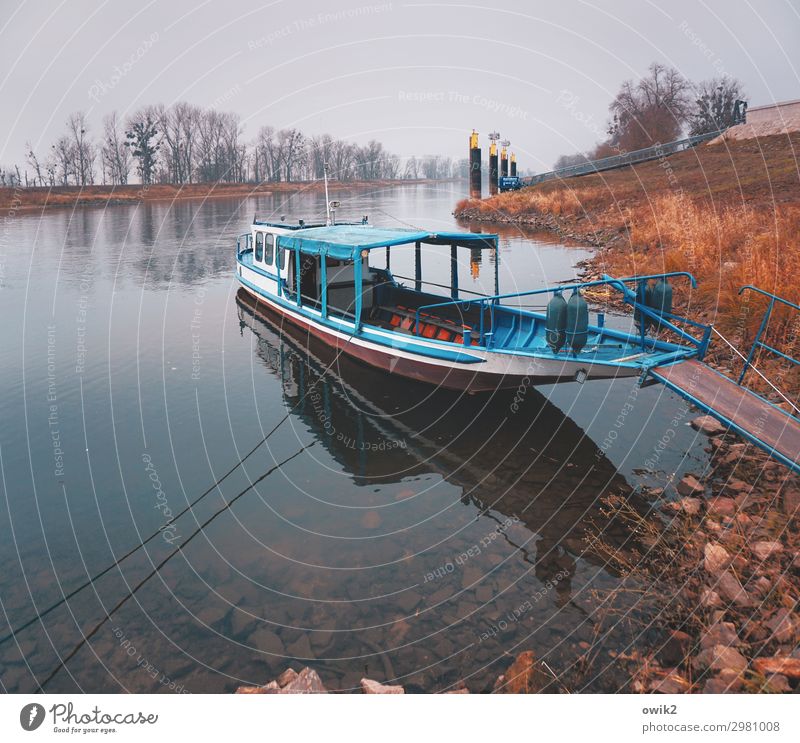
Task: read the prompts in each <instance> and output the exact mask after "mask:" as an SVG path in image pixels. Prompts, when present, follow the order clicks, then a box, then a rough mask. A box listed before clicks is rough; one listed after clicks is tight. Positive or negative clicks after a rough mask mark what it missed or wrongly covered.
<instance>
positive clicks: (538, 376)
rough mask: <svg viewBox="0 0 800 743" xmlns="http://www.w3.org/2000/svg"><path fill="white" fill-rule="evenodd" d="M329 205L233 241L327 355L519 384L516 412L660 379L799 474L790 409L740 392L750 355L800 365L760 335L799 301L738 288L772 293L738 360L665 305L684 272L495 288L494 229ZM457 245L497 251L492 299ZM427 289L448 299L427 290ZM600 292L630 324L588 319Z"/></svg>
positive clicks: (457, 381) (459, 386)
mask: <svg viewBox="0 0 800 743" xmlns="http://www.w3.org/2000/svg"><path fill="white" fill-rule="evenodd" d="M326 197H327V181H326ZM327 203H328V211H327V217H326V220H325V222H324V223H319V224H306V223H305V222H304V221H303V220H298V222H297V224H290V223H287V222H286V221H285V220H284V219H282V220H281V221H279V222H274V221H267V220H259V219H257V218H255V219H254V220H253V223H252V225H251V226H250V230H249V231H248V232H246V233H244V234H242V235H239V237H238V238H237V240H236V273H237V279H238V281H239V283H240V284H241V286H242V288H243V289H244V290H245V291H246V292H247V293H248V294H249V295H250V296H251V297H252V298H253V299H254V300H255V301H256V302H257V303H258V305H259V306H260V307H262V306H263V307H264V308H265V309H267V310H270V311H272V312H274V313H275V314H276V315H278V316H279V317H280V319H281V322H284V321H285V322H286V323H288V324H290V325H292V326H295V327H296V328H297V329H299V330H301V331H302V332H305V333H307V334H308V335H309V336H312V337H314V338H316V339H318V340H320V341H321V342H322V343H324V344H325V345H327V346H329V347H330V348H332V349H334V350H335V351H336V353H337V354H344V355H345V356H348V357H352V358H353V359H355V360H357V361H359V362H362V363H364V364H367V365H368V366H371V367H375V368H377V369H380V370H383V371H384V372H387V373H389V374H390V375H394V376H396V377H400V378H404V379H411V380H415V381H418V382H423V383H427V384H429V385H436V386H437V387H440V388H444V389H449V390H456V391H460V392H466V393H470V394H473V393H478V392H487V391H493V390H502V389H512V390H517V391H518V394H517V395H516V396H515V398H514V402H513V404H512V411H513V412H516V409H517V405H518V400H519V393H520V392H524V390H525V389H526V388H527V387H529V386H534V385H539V384H552V383H557V382H568V381H576V382H580V383H583V382H585V381H587V380H593V379H615V378H626V377H627V378H631V377H636V378H638V383H639V384H640V386H646V385H650V384H663V385H664V386H666V387H667V388H669V389H670V390H671V391H673V392H675V393H676V394H678V395H680V396H681V397H683V398H684V399H686V400H688V401H689V402H690V403H691V404H692V405H694V406H696V407H697V408H698V409H699V410H701V411H703V412H705V413H707V414H709V415H712V416H714V417H715V418H717V420H719V421H720V422H722V423H723V424H724V425H725V426H726V427H727V428H728V429H730V430H731V431H734V432H736V433H738V434H740V435H741V436H743V437H744V438H746V439H747V440H749V441H751V442H752V443H754V444H755V445H756V446H759V447H760V448H762V449H764V451H766V452H767V453H768V454H769V455H770V456H772V457H773V458H775V459H777V460H778V461H780V462H782V463H783V464H785V465H786V466H787V467H789V468H790V469H792V470H793V471H795V472H800V415H798V414H800V409H798V408H797V406H796V405H795V404H794V402H793V401H792V400H790V399H789V398H788V397H786V395H784V394H783V393H782V392H780V390H779V389H778V388H777V387H776V386H775V385H774V384H772V383H771V382H769V380H766V381H767V382H768V383H769V384H770V386H771V387H772V388H773V390H774V391H775V393H776V394H777V395H778V396H779V397H780V398H781V399H780V401H779V402H773V401H772V400H770V399H768V398H766V397H764V396H762V395H760V394H758V393H756V392H755V391H753V390H750V389H747V388H746V387H744V386H743V380H744V376H745V374H746V373H747V371H748V369H751V368H752V369H754V371H756V372H758V373H759V374H760V375H761V376H762V377H763V374H761V372H760V371H758V369H756V368H755V365H754V363H753V362H754V360H755V354H756V352H762V351H763V352H768V353H770V354H773V355H778V356H780V357H781V358H782V359H784V360H785V361H788V362H790V363H791V364H795V365H796V364H800V361H798V360H797V359H794V358H793V357H791V356H789V355H788V354H786V353H784V352H782V351H780V350H778V349H775V348H773V347H772V346H769V345H767V344H766V343H764V342H763V341H762V340H761V337H762V335H763V333H764V329H765V328H766V327H767V324H768V322H769V318H770V314H771V313H772V310H773V308H775V307H782V308H784V309H787V310H791V311H796V312H800V305H796V304H794V303H792V302H790V301H789V300H787V299H785V298H783V297H779V296H777V295H775V294H773V293H771V292H768V291H766V290H764V289H760V288H758V287H755V286H751V285H747V286H745V287H742V289H741V292H745V291H750V292H755V293H757V294H759V295H760V296H763V297H766V298H767V299H768V300H769V304H768V306H767V308H766V311H765V313H764V315H763V318H762V321H761V325H760V328H759V330H758V334H757V335H756V338H755V340H754V341H753V344H752V347H751V349H750V352H749V354H748V355H747V356H746V357H745V356H744V355H743V354H741V352H740V351H739V350H738V349H737V348H736V347H735V346H734V345H733V344H732V343H731V342H730V341H728V340H727V339H725V337H724V336H723V335H722V334H721V333H720V332H719V331H718V330H717V329H715V328H713V326H712V325H710V324H705V323H700V322H696V321H694V320H692V319H690V318H688V317H682V316H679V315H676V314H674V313H673V312H672V285H671V281H672V280H675V279H681V280H687V281H688V282H689V283H690V284H691V286H692V287H696V286H697V281H696V280H695V278H694V276H692V274H691V273H689V272H687V271H672V272H665V273H658V274H647V275H639V276H625V277H613V276H608V275H603V276H602V278H600V279H597V280H594V281H585V282H576V283H571V284H559V285H557V286H552V287H545V288H542V289H534V290H531V291H524V292H514V293H506V294H502V293H500V291H499V251H498V236H497V235H493V234H482V233H473V232H449V231H445V232H435V231H427V230H422V229H413V228H412V229H409V228H388V227H376V226H373V225H371V224H370V223H369V220H368V218H366V217H364V218H362V219H361V221H360V222H357V223H342V224H337V223H336V221H335V218H334V212H335V206H337V205H338V202H335V201H328V202H327ZM423 247H424V248H425V252H426V254H429V253H430V251H445V255H446V254H447V252H448V251H449V257H450V260H449V263H450V285H449V286H443V285H441V284H435V283H432V282H429V281H423V277H422V254H423V253H422V248H423ZM403 248H409V249H413V251H414V267H415V268H414V276H413V279H412V278H409V277H403V276H399V275H395V274H393V272H392V268H391V256H392V252H393V251H396V250H398V249H403ZM460 249H467V250H469V251H471V252H473V253H474V252H475V251H484V250H489V251H493V253H494V269H495V273H494V294H491V295H487V294H480V293H477V292H474V291H471V290H464V289H460V288H459V276H458V269H459V260H458V251H459V250H460ZM381 254H382V255H383V259H384V260H383V265H381V266H378V265H376V263H377V260H376V256H377V258H378V259H379V258H380V256H381ZM404 280H407V281H412V282H413V283H412V284H406V283H403V282H404ZM423 285H426V286H432V287H434V288H436V289H442V288H444V289H445V290H449V294H442V293H434V292H431V291H424V290H423ZM600 286H604V287H608V288H609V289H610V290H612V291H613V292H616V294H617V296H618V298H619V299H620V300H621V302H622V303H623V304H625V305H628V306H629V307H630V308H632V310H633V318H632V319H633V323H632V326H630V329H629V330H625V329H620V328H612V327H609V326H607V325H606V322H605V313H604V312H602V311H597V310H594V311H593V312H594V315H595V321H594V323H592V322H590V319H591V318H590V314H592V313H590V309H589V305H588V303H587V301H586V299H585V297H584V296H583V294H584V292H586V290H588V289H594V288H596V287H600ZM464 295H468V296H464ZM536 295H538V296H542V295H545V296H548V295H549V301H548V303H547V305H546V312H536V311H533V310H531V309H526V308H525V307H522V306H520V305H519V301H520V300H521V299H522V298H528V297H532V296H536ZM564 295H569V299H566V298H565V296H564ZM712 331H714V332H715V333H716V334H717V335H718V336H719V337H720V338H721V339H722V340H723V341H724V342H725V343H728V345H730V347H731V348H732V349H733V350H734V351H735V352H736V353H739V354H741V355H742V359H743V360H744V361H745V363H744V367H743V370H742V373H741V375H740V376H739V378H738V380H733V379H730V378H729V377H727V376H725V375H723V374H721V373H720V372H718V371H717V370H715V369H713V368H712V367H710V366H708V365H706V364H704V363H703V358H704V356H705V354H706V352H707V350H708V347H709V343H710V340H711V333H712ZM765 379H766V377H765ZM787 406H788V408H789V409H790V410H791V412H789V410H787V409H786V407H787Z"/></svg>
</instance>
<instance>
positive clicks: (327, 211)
mask: <svg viewBox="0 0 800 743" xmlns="http://www.w3.org/2000/svg"><path fill="white" fill-rule="evenodd" d="M328 167H329V166H328V163H327V162H326V163H323V167H322V169H323V171H324V173H325V224H326V225H327V226H328V227H330V226H331V224H333V219H332V217H331V202H330V201H329V200H328Z"/></svg>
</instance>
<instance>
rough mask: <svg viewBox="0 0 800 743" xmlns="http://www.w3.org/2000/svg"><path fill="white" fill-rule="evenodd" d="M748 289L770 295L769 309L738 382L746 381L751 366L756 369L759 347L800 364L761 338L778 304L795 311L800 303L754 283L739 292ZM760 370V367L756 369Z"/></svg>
mask: <svg viewBox="0 0 800 743" xmlns="http://www.w3.org/2000/svg"><path fill="white" fill-rule="evenodd" d="M746 291H752V292H756V293H757V294H761V295H763V296H765V297H769V304H768V305H767V309H766V311H765V312H764V316H763V317H762V318H761V324H760V325H759V326H758V332H757V333H756V337H755V340H754V341H753V345H752V346H751V347H750V352H749V353H748V354H747V358H746V359H745V362H744V367H743V368H742V373H741V374H740V375H739V379H738V384H740V385H741V384H742V382H743V381H744V376H745V374H747V370H748V369H750V368H751V367H752V368H754V369H756V367H755V366H754V365H753V357H754V356H755V355H756V352H757V351H758V349H759V348H763V349H764V350H765V351H768V352H769V353H773V354H775V355H776V356H780V357H781V358H782V359H785V360H786V361H790V362H791V363H792V364H794V365H796V366H800V361H798V360H797V359H795V358H794V357H792V356H789V355H788V354H785V353H783V351H779V350H778V349H777V348H774V347H773V346H770V345H769V344H767V343H764V341H762V340H761V337H762V336H763V335H764V331H765V330H766V329H767V326H768V325H769V319H770V316H771V315H772V310H774V309H775V305H776V304H782V305H784V306H785V307H789V308H791V309H793V310H795V311H800V305H796V304H795V303H794V302H790V301H789V300H788V299H784V298H783V297H779V296H778V295H777V294H773V293H772V292H768V291H765V290H764V289H759V288H758V287H757V286H753V285H752V284H746V285H745V286H743V287H742V288H741V289H739V294H743V293H744V292H746ZM756 372H758V369H756Z"/></svg>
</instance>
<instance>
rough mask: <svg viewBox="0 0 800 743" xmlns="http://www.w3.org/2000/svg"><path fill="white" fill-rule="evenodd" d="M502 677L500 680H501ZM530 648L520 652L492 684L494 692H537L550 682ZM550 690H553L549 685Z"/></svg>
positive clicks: (549, 677)
mask: <svg viewBox="0 0 800 743" xmlns="http://www.w3.org/2000/svg"><path fill="white" fill-rule="evenodd" d="M501 679H502V681H501ZM552 681H553V679H552V677H551V676H550V675H549V674H547V673H545V671H544V670H543V669H542V668H541V666H540V664H539V662H538V661H537V660H536V656H535V655H534V653H533V651H532V650H526V651H524V652H522V653H520V654H519V655H518V656H517V657H516V660H515V661H514V662H513V663H512V664H511V666H509V668H508V670H507V671H506V672H505V673H504V674H503V675H502V676H500V677H498V679H497V682H496V683H495V685H494V690H493V693H495V694H538V693H540V692H542V691H544V689H546V688H547V687H548V686H550V685H551V684H552ZM551 690H552V691H555V689H554V688H552V687H551Z"/></svg>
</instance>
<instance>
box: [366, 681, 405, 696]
mask: <svg viewBox="0 0 800 743" xmlns="http://www.w3.org/2000/svg"><path fill="white" fill-rule="evenodd" d="M361 691H363V692H364V693H365V694H405V693H406V692H405V689H403V687H402V686H392V685H390V684H382V683H380V681H373V680H372V679H368V678H362V679H361Z"/></svg>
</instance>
